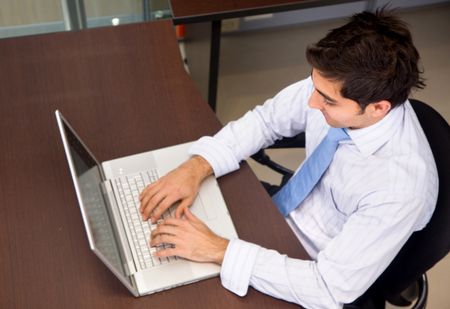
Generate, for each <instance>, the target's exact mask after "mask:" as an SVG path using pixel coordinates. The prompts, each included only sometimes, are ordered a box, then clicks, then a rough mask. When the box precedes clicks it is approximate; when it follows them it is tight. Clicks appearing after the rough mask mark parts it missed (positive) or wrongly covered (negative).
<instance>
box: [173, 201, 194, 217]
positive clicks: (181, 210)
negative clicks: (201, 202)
mask: <svg viewBox="0 0 450 309" xmlns="http://www.w3.org/2000/svg"><path fill="white" fill-rule="evenodd" d="M191 204H192V203H191V201H190V200H183V201H182V202H181V203H180V205H178V207H177V209H176V210H175V218H177V219H179V218H181V216H182V215H183V213H184V211H185V209H188V208H189V206H191Z"/></svg>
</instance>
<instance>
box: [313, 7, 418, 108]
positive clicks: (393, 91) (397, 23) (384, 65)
mask: <svg viewBox="0 0 450 309" xmlns="http://www.w3.org/2000/svg"><path fill="white" fill-rule="evenodd" d="M306 58H307V60H308V62H309V64H310V65H312V67H313V68H315V69H316V70H318V71H319V72H320V73H321V75H323V76H324V77H325V78H327V79H329V80H335V81H339V82H341V83H342V88H341V95H342V96H343V97H344V98H348V99H351V100H354V101H356V102H358V104H359V105H360V106H361V108H362V109H363V110H364V108H365V107H366V106H367V105H368V104H370V103H374V102H378V101H381V100H387V101H389V102H390V103H391V106H392V107H394V106H396V105H399V104H401V103H403V102H404V101H406V99H407V98H408V96H409V94H410V92H411V89H412V88H418V89H423V88H424V87H425V83H424V80H423V78H422V77H421V73H422V71H421V70H419V68H418V62H419V58H420V57H419V53H418V52H417V50H416V48H415V47H414V44H413V42H412V37H411V33H410V32H409V30H408V27H407V25H406V23H405V22H403V21H401V20H400V19H398V18H397V17H395V16H394V15H393V14H392V12H390V11H387V10H386V9H384V8H383V9H381V10H378V11H377V12H375V13H370V12H362V13H359V14H356V15H353V16H352V17H351V18H350V21H349V22H348V23H347V24H345V25H344V26H342V27H339V28H336V29H333V30H331V31H330V32H329V33H328V34H327V36H326V37H325V38H323V39H321V40H320V41H319V42H318V43H316V44H314V45H311V46H309V47H308V48H307V50H306Z"/></svg>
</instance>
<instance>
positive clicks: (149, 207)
mask: <svg viewBox="0 0 450 309" xmlns="http://www.w3.org/2000/svg"><path fill="white" fill-rule="evenodd" d="M165 195H166V194H165V192H162V191H159V192H158V193H156V194H155V195H153V197H152V199H151V200H149V201H148V202H147V204H146V205H145V206H144V207H145V208H144V210H143V212H142V218H143V219H144V220H147V219H148V218H150V217H152V219H154V220H152V223H154V222H156V220H158V219H159V216H155V215H154V214H153V215H152V213H153V212H154V211H155V210H156V209H155V208H156V207H158V206H159V203H160V202H161V201H162V200H163V199H164V197H165ZM164 210H165V209H162V210H161V211H160V213H163V212H164Z"/></svg>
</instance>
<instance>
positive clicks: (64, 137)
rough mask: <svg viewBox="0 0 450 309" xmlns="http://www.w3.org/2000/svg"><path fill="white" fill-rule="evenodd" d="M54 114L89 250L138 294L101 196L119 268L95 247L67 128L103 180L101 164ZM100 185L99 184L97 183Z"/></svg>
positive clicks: (72, 130) (70, 128)
mask: <svg viewBox="0 0 450 309" xmlns="http://www.w3.org/2000/svg"><path fill="white" fill-rule="evenodd" d="M55 115H56V119H57V123H58V128H59V131H60V134H61V139H62V142H63V145H64V151H65V153H66V158H67V162H68V165H69V169H70V173H71V176H72V181H73V184H74V187H75V192H76V196H77V200H78V204H79V207H80V210H81V215H82V219H83V223H84V226H85V230H86V233H87V236H88V241H89V246H90V248H91V250H92V251H93V252H94V253H95V255H97V257H98V258H99V259H100V260H101V261H102V262H103V263H104V264H105V265H106V266H107V267H108V268H109V269H110V270H111V271H112V272H113V273H114V275H115V276H116V277H117V278H118V279H119V280H120V281H121V282H122V283H123V284H124V285H125V286H126V287H127V288H128V290H130V292H131V293H132V294H133V295H134V296H138V291H137V288H136V286H135V282H134V280H133V278H132V277H131V276H128V275H127V273H126V270H125V266H124V265H126V263H125V262H124V261H125V260H126V259H125V257H124V253H123V251H122V250H121V249H120V242H119V241H118V239H117V237H118V232H117V231H116V228H115V224H113V223H112V222H111V213H110V210H109V209H108V206H107V203H106V201H105V199H104V197H102V198H103V203H104V206H105V208H106V210H107V214H108V219H109V223H110V226H111V229H112V231H113V234H114V240H115V243H116V247H117V249H118V255H119V258H120V260H121V265H120V266H121V269H117V267H115V266H114V265H113V264H112V263H111V262H110V261H109V260H108V259H107V258H106V256H105V255H104V254H103V253H102V252H101V251H100V250H99V248H97V246H96V244H95V240H94V237H93V231H92V227H91V225H90V222H89V219H88V214H87V211H86V208H85V205H84V202H83V197H82V194H81V188H80V184H79V183H78V176H77V170H76V168H75V164H74V159H73V157H72V153H71V148H70V142H69V138H68V136H67V130H70V134H71V135H73V137H75V139H76V140H77V142H78V143H79V145H80V146H81V147H83V150H84V151H85V153H86V155H88V156H89V159H90V160H92V162H95V164H96V166H97V168H98V170H99V174H100V177H101V180H102V181H105V175H104V173H103V170H102V168H101V164H100V163H99V161H98V160H97V158H96V157H95V156H94V154H93V153H92V152H91V151H90V149H89V148H88V147H87V146H86V144H85V143H84V142H83V141H82V140H81V138H80V137H79V135H78V134H77V133H76V131H75V130H74V129H73V127H72V126H71V125H70V124H69V123H68V121H67V120H66V119H65V118H64V117H63V115H62V114H61V113H60V112H59V111H58V110H56V111H55ZM98 185H99V186H100V184H98Z"/></svg>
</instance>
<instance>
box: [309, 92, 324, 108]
mask: <svg viewBox="0 0 450 309" xmlns="http://www.w3.org/2000/svg"><path fill="white" fill-rule="evenodd" d="M308 105H309V107H311V108H315V109H318V110H322V108H323V102H322V101H321V98H320V94H319V93H318V92H317V91H316V90H314V92H313V93H312V95H311V97H310V98H309V102H308Z"/></svg>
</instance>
